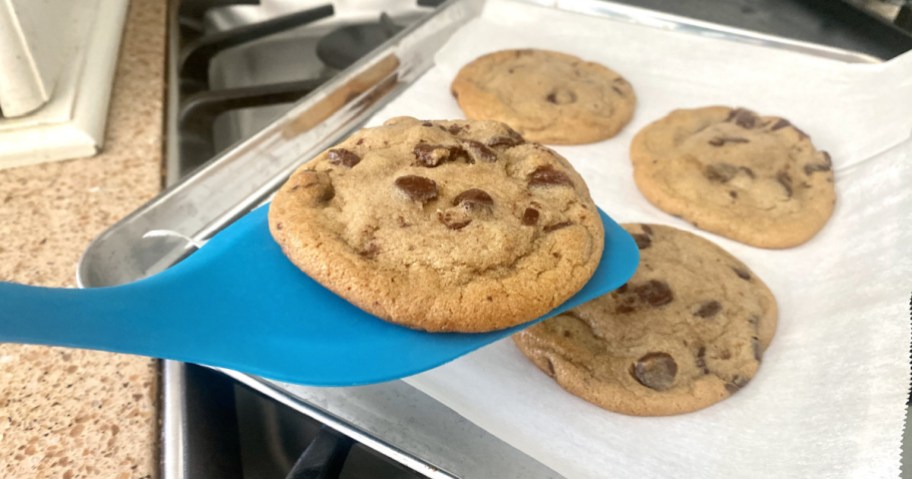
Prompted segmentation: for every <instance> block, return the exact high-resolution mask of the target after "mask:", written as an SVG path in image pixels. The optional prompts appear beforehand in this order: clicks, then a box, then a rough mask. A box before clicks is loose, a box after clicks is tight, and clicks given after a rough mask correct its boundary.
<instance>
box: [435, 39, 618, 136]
mask: <svg viewBox="0 0 912 479" xmlns="http://www.w3.org/2000/svg"><path fill="white" fill-rule="evenodd" d="M452 92H453V96H455V97H456V100H457V101H458V102H459V106H460V107H461V108H462V110H463V112H465V115H466V117H468V118H473V119H483V120H497V121H502V122H504V123H506V124H508V125H510V126H511V127H513V128H515V129H516V130H517V131H519V132H520V133H521V134H522V135H523V136H524V137H525V138H527V139H528V140H530V141H537V142H541V143H549V144H567V145H570V144H580V143H592V142H595V141H600V140H604V139H606V138H611V137H612V136H614V135H616V134H617V132H618V131H620V130H621V128H623V127H624V125H626V124H627V123H628V122H629V121H630V118H631V117H632V116H633V109H634V107H635V106H636V95H635V94H634V92H633V88H632V87H631V86H630V83H628V82H627V81H626V80H625V79H624V78H622V77H621V76H620V75H618V74H617V73H615V72H614V71H612V70H610V69H608V68H606V67H604V66H602V65H599V64H598V63H593V62H587V61H584V60H582V59H580V58H577V57H575V56H573V55H567V54H565V53H558V52H552V51H547V50H532V49H526V50H503V51H499V52H494V53H489V54H487V55H484V56H482V57H479V58H477V59H476V60H474V61H472V62H471V63H469V64H467V65H465V66H464V67H462V69H461V70H459V73H458V74H457V75H456V79H455V80H453V85H452Z"/></svg>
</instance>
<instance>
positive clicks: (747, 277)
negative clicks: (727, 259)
mask: <svg viewBox="0 0 912 479" xmlns="http://www.w3.org/2000/svg"><path fill="white" fill-rule="evenodd" d="M731 269H732V271H734V272H735V274H737V275H738V277H739V278H741V279H743V280H745V281H750V279H751V275H750V273H748V272H747V271H744V270H743V269H741V268H736V267H734V266H732V267H731Z"/></svg>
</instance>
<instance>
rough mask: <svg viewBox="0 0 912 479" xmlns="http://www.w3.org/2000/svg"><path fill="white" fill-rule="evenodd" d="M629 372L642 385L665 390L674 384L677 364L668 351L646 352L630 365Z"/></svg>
mask: <svg viewBox="0 0 912 479" xmlns="http://www.w3.org/2000/svg"><path fill="white" fill-rule="evenodd" d="M631 374H633V377H634V378H635V379H636V380H637V382H639V383H640V384H642V385H643V386H646V387H648V388H650V389H655V390H656V391H665V390H668V389H671V387H672V386H674V381H675V376H676V375H677V374H678V364H677V363H676V362H675V360H674V358H672V357H671V355H670V354H668V353H648V354H646V355H644V356H643V357H641V358H640V359H638V360H637V362H636V363H635V364H634V365H633V366H632V367H631Z"/></svg>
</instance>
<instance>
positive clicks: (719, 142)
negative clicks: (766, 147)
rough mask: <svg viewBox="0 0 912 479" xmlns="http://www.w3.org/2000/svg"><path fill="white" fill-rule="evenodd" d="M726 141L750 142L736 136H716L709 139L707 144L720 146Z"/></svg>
mask: <svg viewBox="0 0 912 479" xmlns="http://www.w3.org/2000/svg"><path fill="white" fill-rule="evenodd" d="M726 143H750V140H748V139H747V138H739V137H736V136H717V137H715V138H713V139H712V140H709V144H710V145H712V146H722V145H724V144H726Z"/></svg>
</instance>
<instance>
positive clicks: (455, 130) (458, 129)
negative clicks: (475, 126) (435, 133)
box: [447, 125, 462, 135]
mask: <svg viewBox="0 0 912 479" xmlns="http://www.w3.org/2000/svg"><path fill="white" fill-rule="evenodd" d="M447 131H448V132H449V133H450V134H451V135H458V134H459V132H461V131H462V127H461V126H459V125H450V126H449V127H447Z"/></svg>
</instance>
